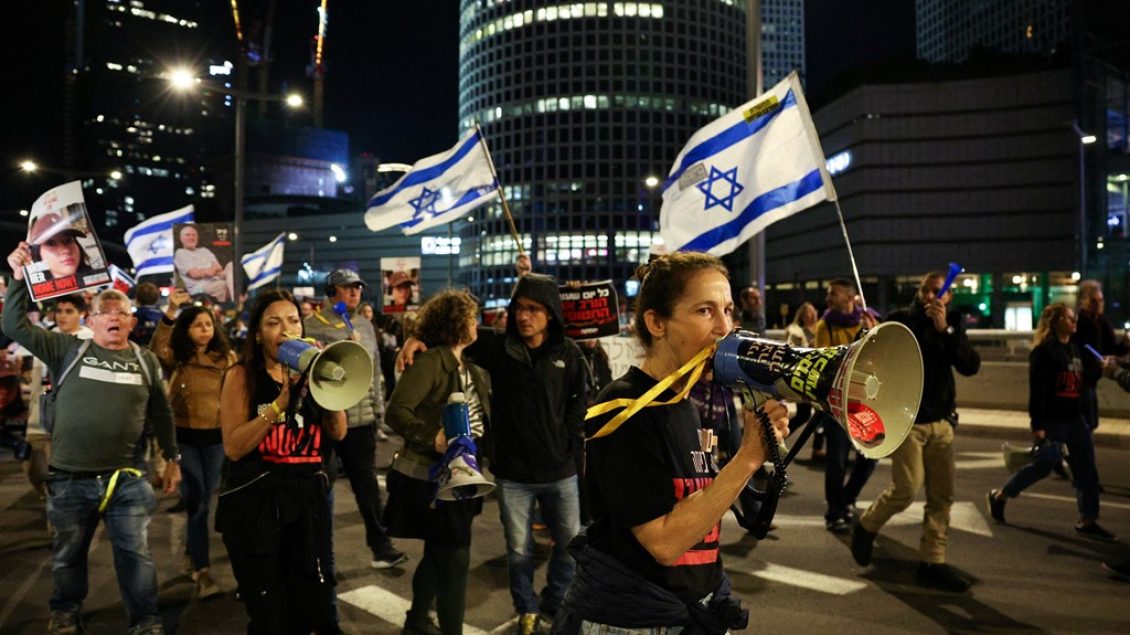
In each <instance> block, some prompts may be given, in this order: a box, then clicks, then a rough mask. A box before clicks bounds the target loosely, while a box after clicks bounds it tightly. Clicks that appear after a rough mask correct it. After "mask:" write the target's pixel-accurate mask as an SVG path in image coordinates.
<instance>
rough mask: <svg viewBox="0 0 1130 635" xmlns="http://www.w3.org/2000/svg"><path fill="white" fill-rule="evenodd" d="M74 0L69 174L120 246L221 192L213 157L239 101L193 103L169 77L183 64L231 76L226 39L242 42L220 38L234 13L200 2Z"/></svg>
mask: <svg viewBox="0 0 1130 635" xmlns="http://www.w3.org/2000/svg"><path fill="white" fill-rule="evenodd" d="M72 4H73V7H72V10H71V13H70V16H69V18H70V19H69V24H68V38H67V53H68V54H67V66H68V67H67V69H66V80H65V81H66V93H65V99H66V102H67V103H66V108H65V124H64V136H65V140H64V165H63V166H62V169H61V170H60V171H61V172H63V173H64V175H65V176H77V177H81V178H82V179H83V185H84V190H85V194H86V197H87V205H88V207H89V209H90V210H91V212H92V215H93V220H94V222H95V224H96V226H97V230H98V233H99V236H100V237H102V239H103V241H106V242H109V243H114V242H120V241H121V237H122V234H123V233H124V231H125V230H126V229H128V228H129V227H131V226H133V225H135V224H137V223H138V222H139V221H141V220H144V219H145V218H148V217H149V216H153V215H155V214H160V213H163V212H167V211H171V210H173V209H176V208H179V207H183V206H184V205H188V204H196V205H201V204H203V205H205V206H207V205H208V204H209V203H211V202H212V199H213V198H214V196H215V192H214V188H213V184H214V179H212V178H211V176H210V174H209V170H208V168H207V167H206V160H207V158H208V157H209V155H210V154H212V153H214V152H215V147H216V145H217V143H222V140H225V139H229V138H230V135H228V134H221V132H222V131H225V130H228V131H230V130H231V119H230V117H229V115H228V114H227V112H229V111H228V109H227V108H226V106H230V102H225V99H224V98H223V97H222V96H217V95H201V94H198V95H195V96H192V97H188V98H187V99H188V100H189V101H188V103H186V102H185V98H183V97H182V96H179V95H176V94H174V93H172V92H171V91H170V90H169V86H168V83H167V81H166V80H164V79H162V76H163V75H164V74H165V73H166V72H167V71H168V70H169V69H170V68H172V67H175V66H182V65H183V66H191V67H192V68H194V69H196V70H197V71H198V72H204V71H206V70H208V69H211V72H212V73H213V74H214V75H216V77H217V79H219V80H220V81H225V79H226V77H227V76H229V75H230V73H231V71H232V64H231V62H230V61H227V60H230V59H231V58H230V56H229V55H230V51H228V50H226V48H225V46H224V45H223V44H222V42H226V41H234V40H233V38H230V37H227V38H225V37H223V36H221V35H219V34H222V33H223V29H222V28H221V27H223V26H226V22H224V21H223V18H224V17H225V14H224V12H223V11H217V10H216V8H215V7H214V6H209V3H204V2H198V1H196V2H181V1H178V0H103V1H100V2H89V1H87V0H75V2H73V3H72ZM228 19H229V20H230V17H229V18H228ZM229 48H230V47H229ZM228 143H229V144H230V141H229V142H228ZM112 174H113V176H111V175H112ZM115 177H116V178H115ZM121 264H127V263H124V262H123V263H121Z"/></svg>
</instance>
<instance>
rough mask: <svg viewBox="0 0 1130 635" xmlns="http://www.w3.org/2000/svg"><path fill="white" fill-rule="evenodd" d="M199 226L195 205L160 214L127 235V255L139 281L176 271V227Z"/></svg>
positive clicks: (136, 226)
mask: <svg viewBox="0 0 1130 635" xmlns="http://www.w3.org/2000/svg"><path fill="white" fill-rule="evenodd" d="M193 222H196V221H195V219H194V216H193V208H192V206H191V205H189V206H187V207H182V208H180V209H178V210H176V211H173V212H167V213H165V214H158V215H157V216H154V217H153V218H149V219H146V220H144V221H142V222H141V223H139V224H137V225H135V226H134V227H131V228H130V229H129V230H127V231H126V236H125V238H126V251H128V252H129V257H130V258H132V259H133V268H134V274H135V275H136V276H137V277H139V278H140V277H141V276H146V275H149V274H153V273H170V272H172V270H173V225H175V224H177V223H193Z"/></svg>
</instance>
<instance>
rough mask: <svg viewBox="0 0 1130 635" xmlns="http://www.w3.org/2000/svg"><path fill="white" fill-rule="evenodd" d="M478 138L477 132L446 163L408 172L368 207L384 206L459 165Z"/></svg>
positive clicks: (477, 141) (370, 201) (376, 197)
mask: <svg viewBox="0 0 1130 635" xmlns="http://www.w3.org/2000/svg"><path fill="white" fill-rule="evenodd" d="M480 136H481V135H480V134H479V133H478V132H476V133H475V134H473V135H472V136H471V137H470V138H469V139H467V141H466V142H465V143H464V144H463V145H462V146H461V147H460V148H459V149H458V150H457V151H456V152H455V154H453V155H452V156H451V157H449V158H448V159H447V160H446V161H443V162H441V163H439V164H437V165H433V166H432V167H430V168H425V169H423V170H419V171H417V172H409V173H408V174H407V175H405V176H404V179H403V180H401V181H400V185H398V186H396V189H394V190H392V191H389V192H386V193H385V194H377V195H376V196H374V197H373V198H372V199H370V200H369V205H368V207H377V206H379V205H384V204H385V203H387V202H388V201H389V200H391V199H392V197H394V196H396V195H397V194H399V193H400V192H402V191H404V190H405V189H408V188H410V187H412V186H414V185H418V184H420V183H426V182H428V181H431V180H432V179H435V178H436V177H438V176H440V175H441V174H443V173H444V172H446V171H447V170H448V169H449V168H451V166H453V165H455V164H456V163H459V161H460V160H462V159H463V157H465V156H467V153H468V152H470V151H471V150H472V149H474V147H475V146H476V145H477V144H478V143H479V138H480Z"/></svg>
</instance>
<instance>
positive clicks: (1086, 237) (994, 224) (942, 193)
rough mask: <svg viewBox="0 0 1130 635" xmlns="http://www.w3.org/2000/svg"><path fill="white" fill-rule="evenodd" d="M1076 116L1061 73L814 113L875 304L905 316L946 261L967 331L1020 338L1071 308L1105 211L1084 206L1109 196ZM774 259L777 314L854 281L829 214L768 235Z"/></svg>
mask: <svg viewBox="0 0 1130 635" xmlns="http://www.w3.org/2000/svg"><path fill="white" fill-rule="evenodd" d="M1075 103H1076V95H1075V89H1074V83H1073V74H1072V72H1071V71H1070V70H1053V71H1044V72H1036V73H1027V74H1022V75H1014V76H1007V77H992V78H980V79H969V80H955V81H946V82H933V83H906V84H890V85H865V86H860V87H858V88H856V89H854V90H852V91H851V92H849V93H847V94H846V95H844V96H843V97H841V98H840V99H838V100H836V101H834V102H832V103H830V104H829V105H827V106H826V107H824V108H822V109H821V110H819V111H818V112H816V113H814V119H815V123H816V126H817V130H818V131H819V133H820V136H821V141H822V144H823V147H824V150H825V152H826V153H827V155H828V156H829V157H830V162H831V163H832V164H833V165H834V166H836V168H835V171H836V174H835V176H834V177H833V178H834V183H835V186H836V190H837V193H838V195H839V199H840V204H841V207H842V210H843V214H844V217H845V219H846V222H847V229H848V232H849V235H850V237H851V239H852V246H853V248H854V251H855V256H856V259H857V261H858V264H859V270H860V274H861V275H862V276H863V287H864V292H865V295H866V297H867V299H868V300H869V303H870V304H871V305H873V306H875V307H876V308H878V309H880V310H881V311H884V312H885V311H887V310H890V309H892V308H895V307H896V306H898V305H900V304H903V303H905V302H906V301H907V300H908V298H909V297H910V296H911V295H913V289H914V287H915V286H916V285H917V282H918V278H919V276H920V275H921V274H922V273H924V272H926V271H928V270H932V269H941V270H945V269H946V267H947V265H948V263H950V262H957V263H959V264H960V265H962V266H963V267H964V268H965V271H966V272H967V273H966V274H965V275H963V276H962V277H961V278H960V279H959V281H958V285H957V287H956V288H955V289H956V294H957V295H956V301H955V304H956V305H958V306H960V307H961V309H962V310H963V311H964V312H965V313H966V314H967V316H968V320H969V322H970V324H971V325H977V326H982V327H988V326H994V327H997V328H1002V327H1004V328H1015V329H1020V330H1024V329H1025V328H1030V327H1031V326H1032V325H1033V324H1034V318H1035V317H1038V316H1039V312H1040V311H1042V309H1043V307H1044V306H1045V305H1046V304H1047V303H1048V302H1055V301H1059V300H1063V301H1067V302H1074V300H1075V290H1076V282H1077V281H1078V280H1079V279H1080V278H1081V277H1083V276H1085V275H1094V272H1093V271H1091V272H1088V271H1085V270H1084V269H1083V267H1082V264H1081V263H1082V262H1083V261H1084V260H1083V259H1084V258H1085V257H1086V254H1087V253H1088V251H1093V250H1094V249H1095V245H1096V244H1101V243H1102V242H1103V238H1101V235H1102V232H1101V230H1100V232H1099V234H1098V235H1096V234H1095V233H1094V230H1093V229H1092V228H1093V227H1095V226H1101V220H1100V219H1102V218H1103V215H1104V212H1105V207H1106V201H1105V199H1100V198H1098V197H1096V196H1093V195H1092V196H1091V197H1087V196H1085V194H1084V192H1094V193H1101V191H1102V188H1101V185H1098V186H1095V185H1094V184H1091V183H1090V181H1092V180H1094V179H1092V178H1091V175H1094V174H1097V175H1100V176H1101V175H1102V174H1103V169H1102V167H1101V165H1100V164H1099V163H1098V159H1097V157H1096V156H1092V154H1093V153H1096V152H1100V151H1101V150H1102V148H1101V146H1100V144H1097V143H1094V144H1084V143H1083V142H1082V141H1081V139H1080V135H1079V134H1078V133H1077V131H1076V129H1075V127H1074V126H1073V125H1072V122H1073V121H1075V120H1076V118H1077V113H1076V110H1075ZM1083 183H1088V187H1087V189H1086V190H1084V189H1082V187H1081V186H1082V184H1083ZM1108 240H1109V239H1108ZM1096 241H1097V242H1096ZM1099 249H1100V250H1101V249H1102V247H1099ZM766 250H767V258H766V260H767V281H768V286H769V302H768V303H767V306H769V307H782V306H788V307H790V308H791V307H795V306H797V305H799V304H800V302H803V301H806V300H807V301H813V302H816V303H817V304H822V300H823V297H824V286H825V285H826V283H827V281H828V280H829V279H831V278H838V277H842V278H850V277H851V265H850V261H849V260H848V255H847V250H846V249H845V247H844V241H843V237H842V235H841V232H840V228H839V224H838V222H837V219H836V212H835V209H834V207H832V205H831V204H830V203H824V204H821V205H819V206H817V207H814V208H812V209H810V210H807V211H805V212H802V213H800V214H797V215H796V216H793V217H791V218H788V219H786V220H784V221H781V222H779V223H777V224H775V225H773V226H771V227H770V228H769V229H768V230H767V248H766ZM1123 271H1124V270H1123ZM1108 285H1113V287H1112V288H1113V289H1114V293H1113V294H1111V293H1109V292H1108V297H1110V295H1118V294H1120V293H1121V291H1122V290H1123V286H1124V282H1122V281H1120V280H1119V281H1115V280H1109V281H1108ZM1112 304H1114V303H1110V302H1108V305H1112ZM1111 310H1113V311H1114V313H1115V315H1116V316H1121V315H1122V314H1123V313H1124V312H1123V311H1121V310H1120V308H1119V307H1118V306H1117V305H1114V306H1108V311H1111ZM785 313H786V314H789V316H790V317H791V313H789V312H788V311H786V312H785ZM772 318H776V320H777V321H780V316H775V315H774V316H772V317H771V321H773V320H772ZM1119 319H1121V317H1119Z"/></svg>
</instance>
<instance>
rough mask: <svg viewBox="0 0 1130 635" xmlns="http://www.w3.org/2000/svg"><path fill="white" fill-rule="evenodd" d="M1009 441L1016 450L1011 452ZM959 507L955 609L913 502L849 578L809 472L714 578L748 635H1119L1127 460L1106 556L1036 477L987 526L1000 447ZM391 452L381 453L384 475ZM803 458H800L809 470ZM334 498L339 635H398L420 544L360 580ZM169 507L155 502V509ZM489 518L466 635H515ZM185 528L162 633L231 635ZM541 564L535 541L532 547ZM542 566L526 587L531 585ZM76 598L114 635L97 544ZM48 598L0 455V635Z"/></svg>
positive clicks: (161, 529) (231, 606)
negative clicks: (925, 555) (200, 574)
mask: <svg viewBox="0 0 1130 635" xmlns="http://www.w3.org/2000/svg"><path fill="white" fill-rule="evenodd" d="M1017 441H1018V442H1019V441H1020V439H1017ZM957 448H958V453H959V454H958V465H959V471H958V483H957V486H958V495H957V501H958V502H957V504H956V506H955V508H954V513H953V530H952V531H951V535H950V550H949V554H950V562H951V564H953V565H954V566H956V567H957V568H959V569H960V570H961V571H963V572H965V573H966V574H967V575H969V576H971V577H972V578H973V579H974V580H975V583H974V586H973V588H972V589H971V590H970V591H969V592H968V593H964V594H956V595H955V594H947V593H942V592H937V591H932V590H928V589H923V588H921V587H918V586H917V585H915V584H914V576H913V572H914V566H915V563H916V551H917V545H918V539H919V534H920V532H919V524H920V522H921V506H922V502H921V497H920V500H919V502H918V503H916V505H915V506H913V507H911V509H910V510H908V512H906V513H904V514H903V515H902V516H896V517H895V518H894V519H892V521H891V523H889V524H888V526H887V527H886V528H885V529H884V531H883V532H882V534H881V535H880V537H879V540H878V542H877V545H876V552H875V564H874V565H873V566H871V567H868V568H861V567H858V566H856V564H855V563H854V562H853V561H852V559H851V555H850V553H849V551H848V547H847V539H846V538H841V537H837V536H834V535H832V534H830V533H829V532H828V531H826V530H825V529H824V525H823V520H822V514H823V511H824V506H823V495H822V492H823V489H822V488H823V473H822V471H821V470H820V469H819V468H818V467H817V466H814V465H810V464H803V463H802V464H799V465H795V466H793V467H792V468H790V475H791V477H792V480H793V486H792V488H791V489H790V490H789V492H788V494H787V496H786V497H785V498H784V499H783V500H782V501H781V506H780V508H779V510H778V517H777V524H778V525H779V527H778V529H777V530H776V531H775V532H773V533H772V534H770V536H769V537H767V538H766V539H765V540H762V541H760V542H759V541H757V540H754V539H752V538H751V537H748V536H745V535H744V534H743V532H742V531H741V530H740V529H739V528H738V527H737V525H736V523H734V521H733V520H732V517H729V516H727V518H726V520H725V521H724V524H723V532H722V541H723V545H724V547H723V551H724V558H725V562H726V568H727V569H728V571H729V573H730V576H731V578H732V580H733V584H734V589H735V591H736V592H737V593H738V595H739V596H740V597H742V598H743V599H744V601H745V604H746V606H748V607H750V608H751V609H752V612H751V628H750V629H749V630H747V631H746V632H791V633H844V632H853V633H856V632H858V633H867V634H868V635H878V634H881V633H984V632H992V633H1013V632H1016V633H1020V632H1023V633H1123V634H1125V633H1128V632H1130V602H1128V598H1130V583H1126V582H1121V581H1118V580H1114V579H1111V578H1110V577H1108V576H1107V575H1106V574H1105V573H1104V572H1103V571H1102V570H1101V569H1100V563H1101V562H1102V561H1103V560H1104V559H1130V461H1128V459H1130V451H1127V450H1120V449H1110V448H1100V449H1099V450H1098V456H1099V462H1100V463H1099V464H1100V471H1101V474H1102V478H1103V482H1104V485H1105V487H1106V494H1105V495H1104V497H1103V499H1102V500H1103V508H1102V523H1103V524H1104V525H1105V526H1106V527H1107V528H1108V529H1109V530H1111V531H1113V532H1115V533H1117V534H1122V535H1123V541H1122V542H1117V543H1105V542H1098V541H1095V540H1092V539H1088V538H1083V537H1080V536H1077V535H1076V534H1075V531H1074V530H1073V528H1072V526H1073V523H1074V520H1075V503H1074V495H1073V491H1072V489H1071V487H1070V484H1069V483H1068V482H1066V481H1063V480H1059V479H1056V478H1054V477H1052V478H1049V479H1047V480H1045V481H1043V482H1041V483H1039V484H1037V485H1036V486H1034V487H1033V488H1031V489H1030V490H1029V491H1028V492H1027V493H1026V494H1025V495H1024V496H1023V497H1021V498H1019V499H1016V500H1013V501H1011V502H1010V503H1009V506H1008V509H1007V516H1008V519H1009V521H1010V524H1008V525H1004V526H1001V525H996V524H995V523H993V522H992V520H991V519H990V518H989V516H988V513H987V510H986V509H985V502H984V494H985V492H986V491H987V490H988V489H989V488H990V487H999V486H1000V485H1001V484H1002V483H1003V482H1004V480H1005V478H1006V473H1005V471H1004V468H1003V465H1002V461H1001V458H1000V441H996V440H990V439H984V438H967V437H962V436H961V434H960V431H959V436H958V442H957ZM392 449H393V445H392V444H385V445H384V446H382V448H381V450H380V453H379V454H380V457H379V458H380V461H381V463H382V464H387V462H388V460H389V457H390V456H391V451H392ZM807 455H808V451H807V450H805V451H804V452H803V453H802V456H807ZM889 477H890V470H889V468H888V466H887V465H885V464H881V465H880V466H879V469H878V470H877V471H876V472H875V475H874V476H873V477H872V480H871V483H869V485H868V487H867V488H866V489H865V490H864V498H867V499H870V498H873V497H874V496H876V495H877V494H878V493H879V492H880V491H881V490H882V489H883V487H885V486H886V484H887V483H888V482H889ZM337 487H338V491H337V509H336V513H335V523H336V527H337V530H336V535H335V540H336V556H337V565H338V580H339V582H338V593H339V605H340V614H341V617H342V624H343V626H344V628H345V630H346V631H347V632H351V633H373V634H386V633H388V634H391V633H399V631H400V625H401V623H402V620H403V616H404V611H405V610H406V609H407V606H408V602H409V599H410V598H411V574H412V570H413V567H414V566H415V563H416V562H417V561H418V560H419V556H420V552H421V543H419V542H416V541H399V543H398V546H399V547H400V548H402V549H404V550H405V551H406V552H408V553H409V554H410V555H411V557H412V560H411V561H409V563H408V564H407V565H405V567H404V568H403V569H400V570H394V571H390V572H378V571H374V570H372V569H370V568H369V566H368V565H369V558H368V553H367V550H366V549H365V547H364V537H363V536H364V528H363V526H362V524H361V522H360V520H359V519H358V518H357V515H356V507H355V503H354V502H353V498H352V495H351V493H350V491H349V486H348V484H347V483H344V482H339V483H338V485H337ZM171 503H172V499H163V500H162V501H161V507H162V508H167V507H168V506H169V505H170V504H171ZM497 510H498V508H497V504H496V503H495V502H494V500H493V499H489V500H488V503H487V505H486V508H485V511H484V513H483V515H482V516H480V517H479V518H478V519H477V520H476V521H475V539H474V545H473V547H472V556H471V566H472V571H471V582H470V585H469V588H468V593H467V604H468V607H467V614H466V619H465V623H466V628H465V629H464V632H465V633H468V635H480V634H482V633H503V632H509V631H510V630H511V629H512V628H513V614H512V611H513V609H512V607H511V603H510V598H509V593H508V590H507V574H506V561H505V555H504V543H503V538H502V531H501V528H500V524H499V520H498V511H497ZM183 528H184V521H183V515H179V514H168V513H158V514H157V515H156V516H155V517H154V519H153V523H152V526H151V533H150V545H151V548H152V550H153V553H154V556H155V558H156V560H157V564H158V575H159V578H160V594H161V595H160V602H161V609H162V612H163V615H164V620H165V624H166V627H167V630H168V632H170V633H172V632H175V633H180V634H192V633H209V634H211V633H215V634H226V633H242V632H244V629H245V626H246V620H245V615H244V613H243V609H242V606H241V605H240V603H239V602H238V601H236V600H235V599H234V598H233V597H232V595H231V594H230V593H229V594H227V595H225V596H223V597H220V598H216V599H212V600H208V601H198V600H195V599H192V597H191V592H192V583H191V581H190V579H189V578H188V576H187V575H184V574H182V573H180V572H179V562H180V553H181V552H182V550H183V539H182V535H183ZM538 540H539V546H540V547H541V548H542V550H543V552H544V550H545V549H546V548H547V547H546V545H547V544H548V536H540V537H539V539H538ZM213 570H214V573H215V574H216V577H217V578H218V580H219V582H220V584H221V585H222V586H223V587H224V588H225V589H227V590H229V591H230V590H231V589H233V588H234V581H233V579H232V577H231V569H230V567H229V566H228V563H227V560H226V556H225V553H224V549H223V546H222V545H221V543H220V540H219V538H218V537H214V539H213ZM544 575H545V569H544V565H543V566H539V568H538V582H537V585H538V586H539V587H540V585H541V584H542V583H543V580H544ZM90 589H91V591H90V597H89V598H88V600H87V602H86V606H85V608H84V612H85V617H86V623H87V628H88V631H87V632H88V633H91V634H92V635H95V634H101V633H104V634H109V633H123V632H125V630H126V627H125V614H124V611H123V609H122V608H121V601H120V599H119V596H118V589H117V583H116V579H115V577H114V572H113V567H112V564H111V556H110V548H109V544H108V542H107V540H106V539H105V536H104V534H103V533H102V532H101V531H99V534H98V535H97V536H96V538H95V544H94V547H93V549H92V555H91V568H90ZM50 592H51V579H50V552H49V543H48V537H47V534H46V532H45V529H44V521H43V512H42V503H41V502H40V501H39V500H38V499H37V498H36V497H35V495H34V494H33V493H32V492H31V490H30V488H29V487H28V486H27V485H26V482H25V481H24V479H23V476H22V474H21V473H20V472H19V468H18V466H17V464H16V463H15V462H14V461H12V460H11V457H10V455H9V454H7V452H6V451H4V455H3V456H0V635H8V634H11V635H15V634H24V633H37V634H38V633H43V632H44V631H45V628H46V621H47V615H48V608H47V598H48V596H49V595H50Z"/></svg>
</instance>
